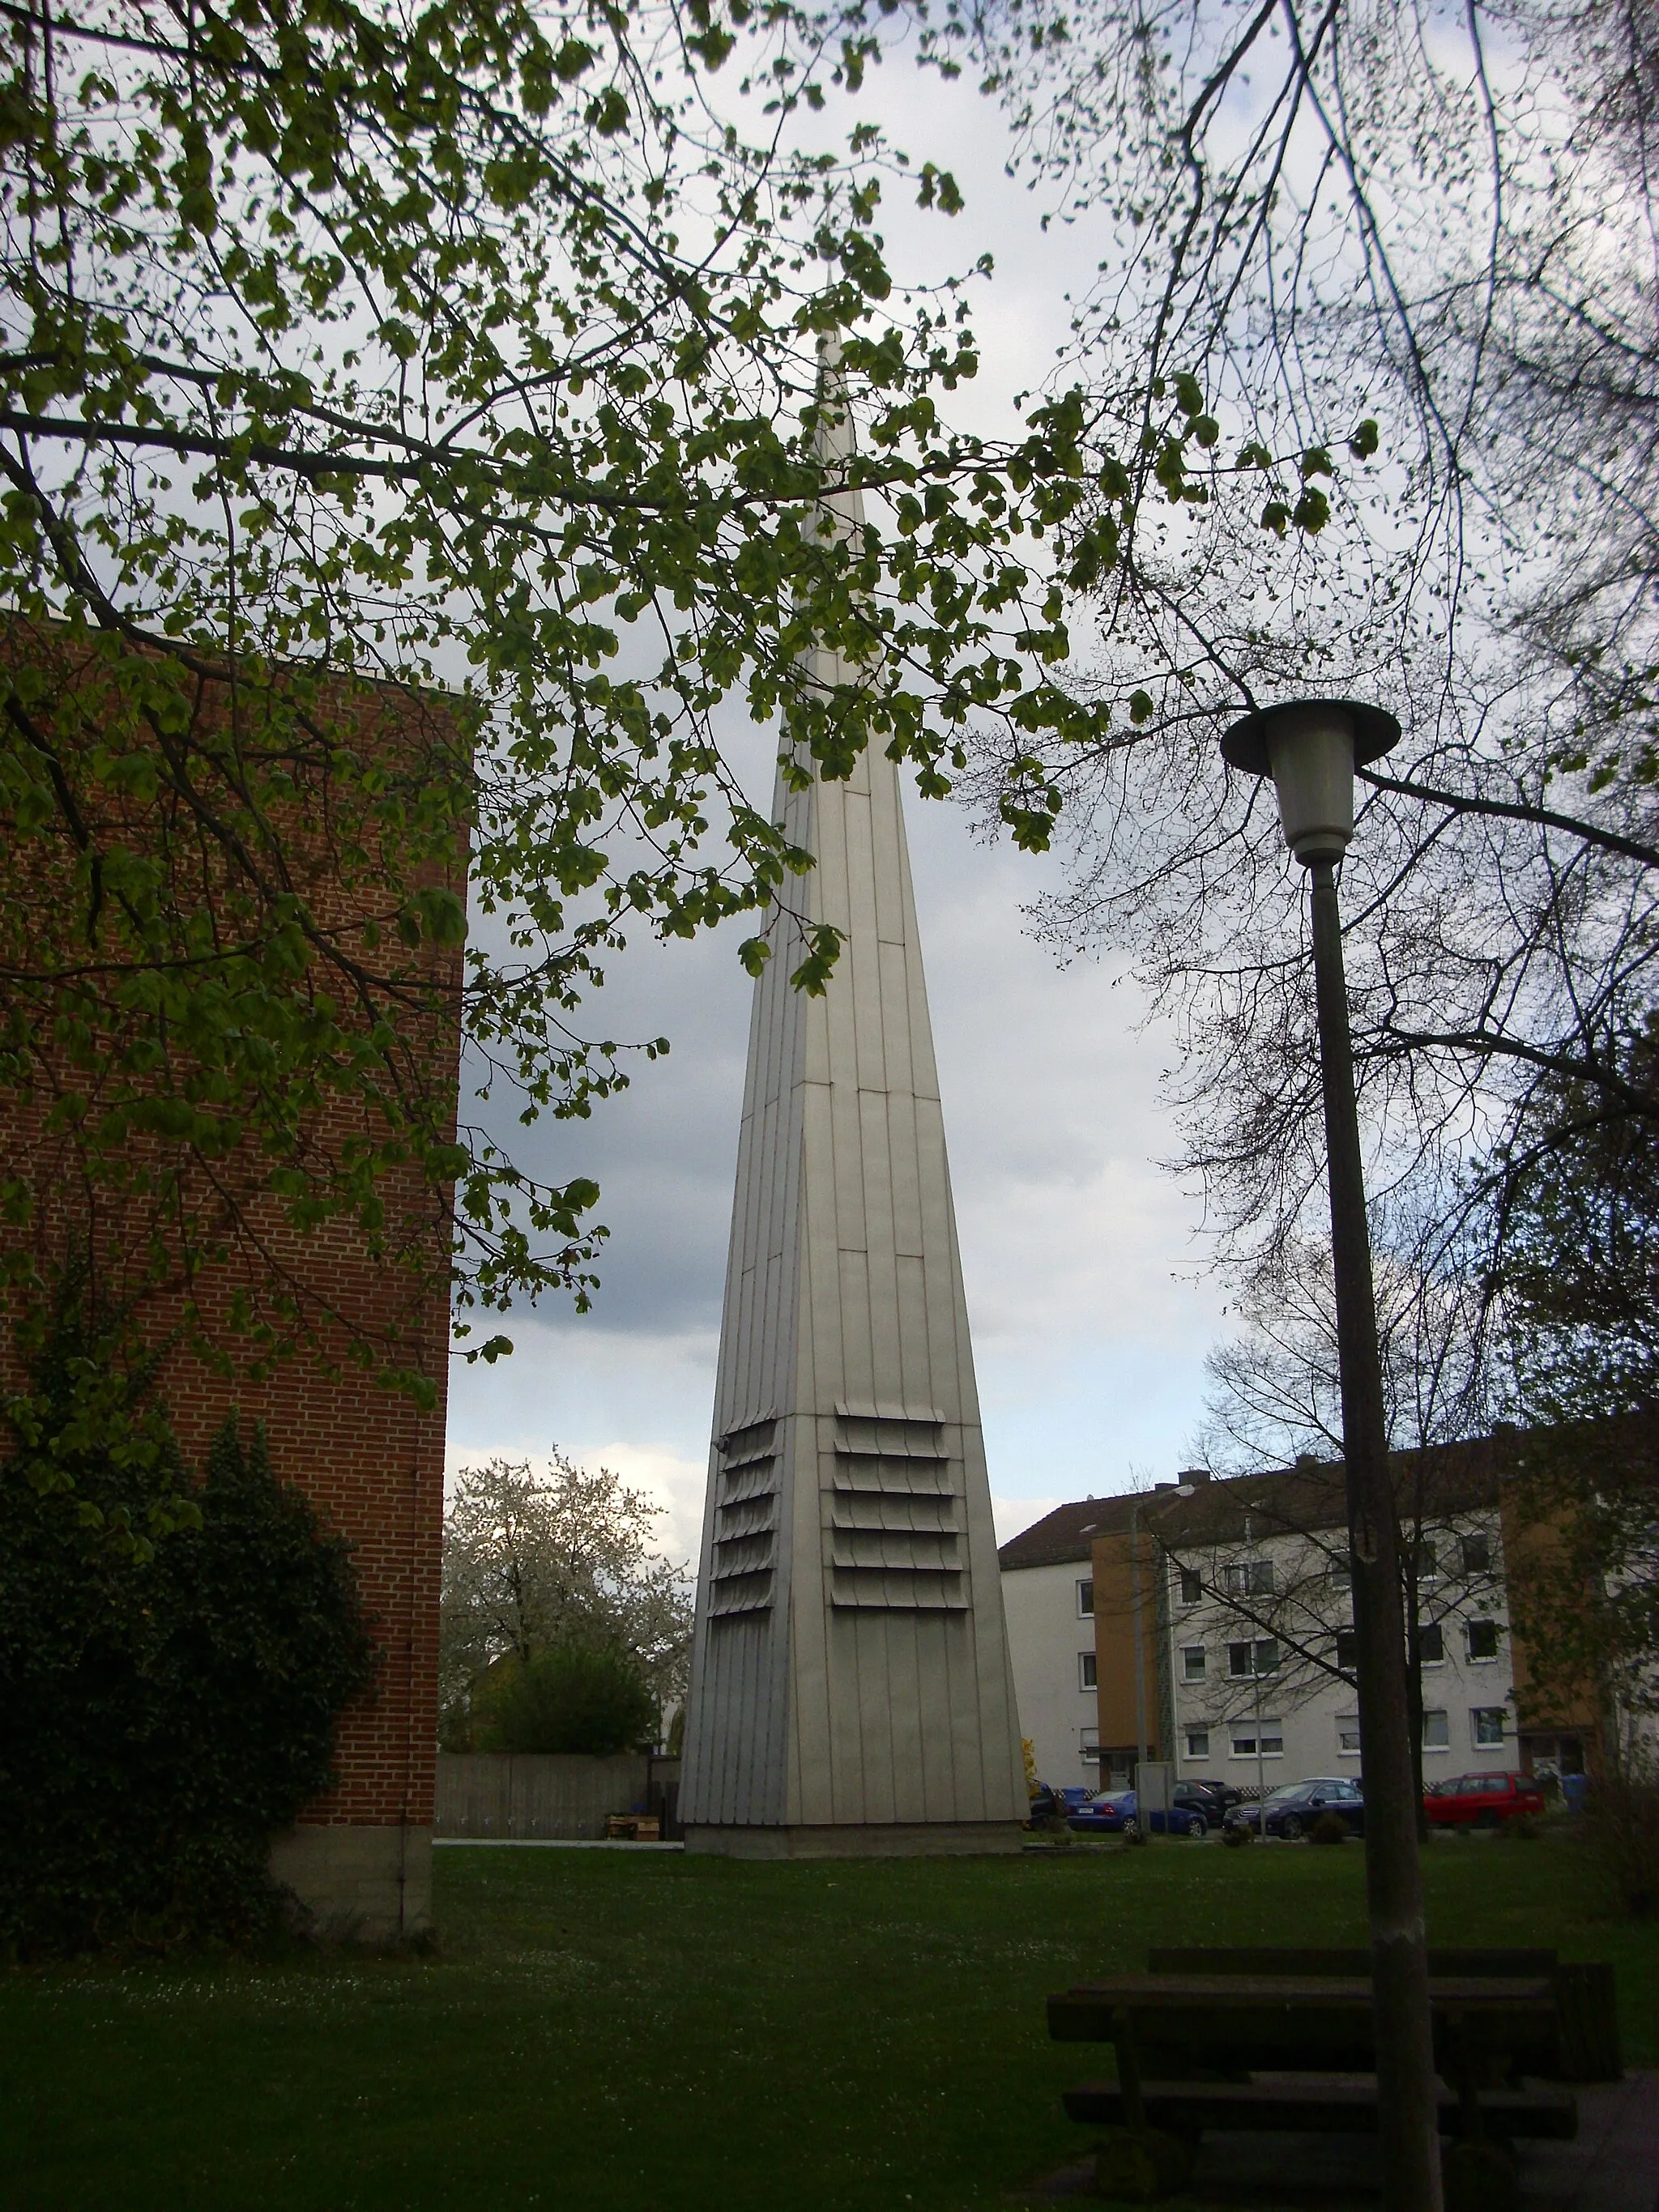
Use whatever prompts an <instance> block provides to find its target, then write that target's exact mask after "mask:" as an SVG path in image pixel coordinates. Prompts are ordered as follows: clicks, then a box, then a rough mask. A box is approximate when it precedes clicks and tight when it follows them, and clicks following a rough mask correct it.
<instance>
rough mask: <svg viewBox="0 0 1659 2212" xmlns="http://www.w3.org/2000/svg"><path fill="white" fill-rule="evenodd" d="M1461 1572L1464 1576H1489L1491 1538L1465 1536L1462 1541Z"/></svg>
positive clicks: (1490, 1570) (1482, 1535) (1483, 1535)
mask: <svg viewBox="0 0 1659 2212" xmlns="http://www.w3.org/2000/svg"><path fill="white" fill-rule="evenodd" d="M1462 1553H1463V1571H1464V1573H1465V1574H1466V1575H1489V1574H1490V1573H1491V1572H1492V1538H1491V1537H1490V1536H1488V1535H1486V1534H1480V1535H1477V1536H1465V1537H1464V1538H1463V1540H1462Z"/></svg>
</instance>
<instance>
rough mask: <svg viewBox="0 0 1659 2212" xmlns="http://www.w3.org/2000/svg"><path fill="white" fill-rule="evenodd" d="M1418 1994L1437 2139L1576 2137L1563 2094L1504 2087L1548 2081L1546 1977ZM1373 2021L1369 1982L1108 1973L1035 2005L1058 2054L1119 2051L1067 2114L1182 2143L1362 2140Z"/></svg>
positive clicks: (1555, 2035) (1555, 2026)
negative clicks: (1293, 2137)
mask: <svg viewBox="0 0 1659 2212" xmlns="http://www.w3.org/2000/svg"><path fill="white" fill-rule="evenodd" d="M1160 1955H1162V1956H1167V1955H1168V1954H1160ZM1275 1963H1278V1962H1277V1961H1275ZM1429 1996H1430V2005H1431V2014H1432V2018H1433V2026H1434V2035H1435V2050H1436V2063H1437V2067H1438V2069H1439V2071H1440V2073H1441V2074H1442V2075H1443V2077H1444V2078H1445V2079H1446V2080H1447V2081H1449V2082H1450V2083H1451V2084H1452V2085H1453V2086H1452V2087H1451V2088H1450V2089H1449V2090H1448V2091H1447V2092H1446V2093H1445V2095H1444V2097H1443V2102H1442V2112H1443V2122H1444V2125H1445V2129H1446V2132H1447V2133H1449V2134H1451V2135H1453V2136H1458V2137H1462V2139H1464V2140H1466V2141H1468V2142H1480V2141H1481V2140H1482V2139H1483V2138H1485V2137H1486V2136H1487V2135H1488V2134H1492V2135H1495V2136H1500V2137H1502V2138H1504V2139H1505V2140H1508V2139H1510V2138H1512V2137H1514V2136H1522V2135H1527V2136H1553V2137H1556V2138H1571V2136H1572V2135H1574V2134H1575V2133H1576V2131H1577V2106H1576V2105H1575V2103H1574V2100H1572V2098H1571V2096H1570V2095H1566V2094H1565V2093H1562V2092H1560V2091H1559V2090H1554V2089H1547V2088H1542V2087H1538V2086H1536V2085H1535V2084H1534V2085H1531V2086H1527V2087H1520V2086H1516V2077H1518V2076H1519V2075H1522V2074H1528V2075H1549V2074H1551V2073H1554V2072H1558V2071H1559V2065H1560V2021H1559V2011H1558V2008H1557V2005H1556V2001H1555V1993H1554V1990H1553V1987H1552V1985H1551V1984H1550V1981H1549V1979H1548V1978H1547V1976H1545V1975H1541V1974H1534V1975H1531V1976H1518V1975H1510V1976H1493V1975H1462V1976H1459V1975H1438V1976H1434V1977H1431V1981H1430V1985H1429ZM1048 2032H1049V2033H1050V2035H1051V2036H1053V2037H1054V2039H1056V2040H1058V2041H1060V2042H1068V2043H1071V2042H1109V2043H1111V2044H1112V2045H1114V2046H1115V2049H1116V2052H1117V2067H1118V2079H1117V2082H1116V2084H1115V2086H1114V2085H1110V2084H1105V2083H1091V2084H1088V2085H1085V2087H1083V2088H1081V2089H1079V2090H1076V2091H1073V2093H1072V2094H1071V2095H1070V2096H1068V2097H1067V2099H1066V2110H1067V2111H1068V2112H1071V2113H1072V2115H1073V2118H1079V2119H1089V2120H1094V2121H1097V2122H1104V2123H1105V2124H1108V2125H1112V2126H1121V2128H1122V2129H1123V2130H1126V2131H1127V2133H1128V2134H1129V2135H1130V2136H1133V2137H1134V2138H1137V2139H1145V2138H1147V2137H1149V2136H1151V2135H1152V2133H1153V2132H1154V2131H1158V2132H1161V2133H1162V2134H1164V2135H1166V2136H1176V2137H1180V2138H1182V2139H1184V2140H1185V2141H1186V2142H1188V2144H1191V2143H1193V2142H1196V2141H1197V2139H1198V2137H1199V2136H1200V2135H1201V2134H1202V2132H1203V2130H1205V2129H1206V2128H1214V2127H1222V2128H1256V2129H1275V2130H1279V2129H1282V2130H1293V2131H1299V2130H1303V2129H1310V2130H1318V2129H1326V2130H1331V2129H1340V2130H1344V2131H1349V2132H1359V2131H1364V2130H1375V2127H1376V2081H1375V2079H1374V2078H1369V2079H1367V2078H1358V2079H1356V2078H1353V2077H1365V2076H1374V2070H1375V2068H1376V2008H1375V2004H1374V2002H1373V1996H1372V1990H1371V1984H1370V1976H1369V1974H1367V1975H1364V1976H1359V1975H1345V1974H1338V1973H1312V1974H1310V1973H1300V1974H1273V1973H1261V1972H1247V1971H1244V1970H1243V1969H1241V1970H1239V1971H1236V1972H1224V1973H1204V1974H1200V1973H1189V1972H1188V1973H1146V1974H1116V1975H1113V1976H1111V1977H1109V1978H1107V1979H1106V1980H1104V1981H1100V1982H1092V1983H1087V1984H1083V1985H1081V1986H1079V1987H1078V1988H1076V1989H1072V1990H1064V1991H1062V1992H1060V1994H1059V1995H1057V1996H1051V1997H1050V1998H1049V2000H1048ZM1298 2075H1299V2076H1301V2077H1302V2078H1301V2079H1297V2076H1298ZM1345 2077H1346V2078H1345Z"/></svg>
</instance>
